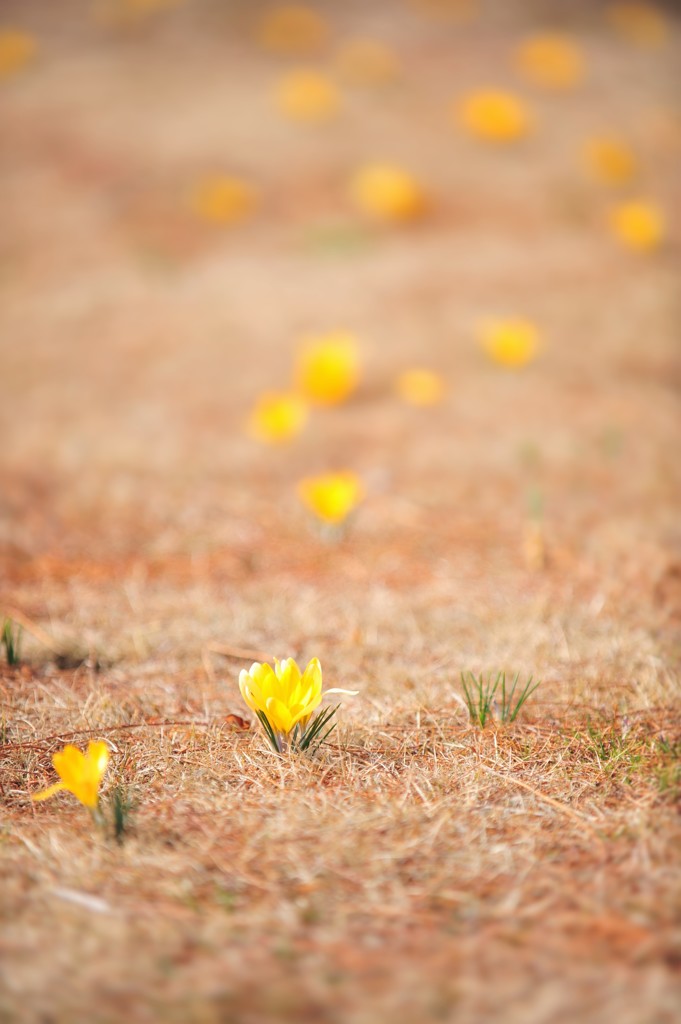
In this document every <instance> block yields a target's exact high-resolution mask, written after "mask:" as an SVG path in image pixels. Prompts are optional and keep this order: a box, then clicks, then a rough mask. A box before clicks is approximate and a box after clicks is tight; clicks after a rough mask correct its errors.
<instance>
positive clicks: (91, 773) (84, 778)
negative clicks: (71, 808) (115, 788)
mask: <svg viewBox="0 0 681 1024" xmlns="http://www.w3.org/2000/svg"><path fill="white" fill-rule="evenodd" d="M108 763H109V748H108V746H107V745H106V743H104V741H103V740H90V742H89V743H88V748H87V753H86V754H84V753H83V751H82V750H79V749H78V747H74V746H72V745H71V744H70V743H68V744H67V745H66V746H65V747H64V749H63V750H58V751H57V752H56V754H53V755H52V764H53V765H54V770H55V771H56V773H57V775H58V776H59V778H60V779H61V782H55V783H54V785H52V786H48V788H47V789H44V790H42V791H41V792H40V793H34V794H33V796H32V797H31V799H32V800H48V799H49V798H50V797H51V796H54V794H55V793H59V792H60V791H61V790H63V789H65V790H67V791H68V792H69V793H73V795H74V796H75V797H76V799H78V800H80V802H81V803H82V804H83V805H84V806H85V807H88V808H89V809H90V810H91V811H95V810H96V809H97V805H98V803H99V786H100V783H101V781H102V778H103V777H104V773H105V771H106V768H107V765H108Z"/></svg>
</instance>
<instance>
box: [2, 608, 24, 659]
mask: <svg viewBox="0 0 681 1024" xmlns="http://www.w3.org/2000/svg"><path fill="white" fill-rule="evenodd" d="M0 643H1V644H2V645H3V646H4V648H5V654H6V656H7V664H8V665H18V664H19V650H20V648H21V626H18V627H17V631H16V633H15V632H14V629H13V623H12V620H11V619H5V621H4V623H3V627H2V638H1V639H0Z"/></svg>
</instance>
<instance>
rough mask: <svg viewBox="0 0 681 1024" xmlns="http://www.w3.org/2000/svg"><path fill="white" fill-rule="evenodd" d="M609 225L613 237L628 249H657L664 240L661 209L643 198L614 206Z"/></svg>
mask: <svg viewBox="0 0 681 1024" xmlns="http://www.w3.org/2000/svg"><path fill="white" fill-rule="evenodd" d="M610 226H611V228H612V231H613V232H614V234H615V237H616V238H617V239H619V241H620V242H621V243H622V244H623V245H625V246H627V248H629V249H639V250H641V251H643V252H649V251H651V250H653V249H657V248H658V246H659V245H660V244H661V243H662V241H663V240H664V235H665V223H664V217H663V215H662V211H661V210H660V208H659V207H658V206H656V205H655V204H654V203H649V202H646V201H645V200H638V201H634V202H628V203H622V204H621V205H620V206H616V207H615V208H614V209H613V210H611V212H610Z"/></svg>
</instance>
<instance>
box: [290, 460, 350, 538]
mask: <svg viewBox="0 0 681 1024" xmlns="http://www.w3.org/2000/svg"><path fill="white" fill-rule="evenodd" d="M298 495H299V497H300V500H301V501H302V502H303V504H304V505H306V506H307V508H309V510H310V511H311V512H313V513H314V515H316V516H317V517H318V518H319V519H321V520H323V522H325V523H328V524H329V525H331V526H339V525H340V524H341V523H342V522H344V521H345V520H346V519H347V517H348V516H349V515H350V513H351V512H352V511H353V509H355V508H356V507H357V505H358V504H359V503H360V501H362V499H363V498H364V487H363V485H362V481H361V480H360V478H359V477H358V476H357V474H356V473H353V472H351V471H350V470H345V471H343V472H340V473H323V474H322V475H321V476H313V477H306V478H305V479H304V480H301V481H300V483H299V484H298Z"/></svg>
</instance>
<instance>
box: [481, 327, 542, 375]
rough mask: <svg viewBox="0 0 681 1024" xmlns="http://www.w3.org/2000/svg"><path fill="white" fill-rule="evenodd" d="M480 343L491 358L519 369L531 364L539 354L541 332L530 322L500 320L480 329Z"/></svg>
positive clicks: (503, 364) (500, 363)
mask: <svg viewBox="0 0 681 1024" xmlns="http://www.w3.org/2000/svg"><path fill="white" fill-rule="evenodd" d="M480 342H481V344H482V347H483V348H484V350H485V352H486V353H487V355H488V356H489V358H490V359H491V360H492V361H493V362H495V363H499V365H500V366H507V367H509V368H511V369H518V368H519V367H521V366H526V365H527V364H528V363H531V362H532V361H533V360H534V359H535V358H536V357H537V354H538V352H539V332H538V331H537V328H536V327H535V326H534V324H533V323H531V322H530V321H529V320H499V321H493V322H490V323H486V324H484V325H482V327H481V328H480Z"/></svg>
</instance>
